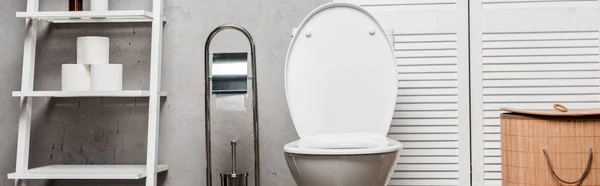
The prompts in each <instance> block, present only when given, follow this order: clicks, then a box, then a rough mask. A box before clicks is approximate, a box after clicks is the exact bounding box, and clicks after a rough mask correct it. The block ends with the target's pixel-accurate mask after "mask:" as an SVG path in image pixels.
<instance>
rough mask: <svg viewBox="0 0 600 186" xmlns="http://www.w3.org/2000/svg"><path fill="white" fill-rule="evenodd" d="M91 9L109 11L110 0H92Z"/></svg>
mask: <svg viewBox="0 0 600 186" xmlns="http://www.w3.org/2000/svg"><path fill="white" fill-rule="evenodd" d="M90 10H92V11H108V0H91V2H90Z"/></svg>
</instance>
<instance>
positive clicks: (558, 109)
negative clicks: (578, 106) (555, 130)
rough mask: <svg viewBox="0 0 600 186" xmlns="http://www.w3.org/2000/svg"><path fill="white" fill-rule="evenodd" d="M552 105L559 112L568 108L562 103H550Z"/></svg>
mask: <svg viewBox="0 0 600 186" xmlns="http://www.w3.org/2000/svg"><path fill="white" fill-rule="evenodd" d="M552 107H554V110H557V111H559V112H567V111H569V109H568V108H567V107H566V106H564V105H563V104H554V105H552Z"/></svg>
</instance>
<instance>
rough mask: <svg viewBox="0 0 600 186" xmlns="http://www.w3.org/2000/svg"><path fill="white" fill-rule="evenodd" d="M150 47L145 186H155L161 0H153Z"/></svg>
mask: <svg viewBox="0 0 600 186" xmlns="http://www.w3.org/2000/svg"><path fill="white" fill-rule="evenodd" d="M152 12H153V13H154V18H153V20H152V43H151V45H152V49H151V60H150V100H149V104H148V107H149V108H148V143H147V147H148V150H147V157H146V171H147V174H148V177H147V178H146V186H156V183H157V176H158V175H157V170H158V169H157V166H158V142H159V140H158V139H159V138H158V134H159V128H160V126H159V122H160V83H161V82H160V81H161V67H162V66H161V61H162V37H163V0H153V2H152Z"/></svg>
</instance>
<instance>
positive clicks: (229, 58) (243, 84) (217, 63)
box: [210, 52, 249, 94]
mask: <svg viewBox="0 0 600 186" xmlns="http://www.w3.org/2000/svg"><path fill="white" fill-rule="evenodd" d="M210 55H211V56H212V68H211V75H210V80H211V83H212V94H246V93H247V92H248V80H249V77H248V53H247V52H238V53H213V54H210Z"/></svg>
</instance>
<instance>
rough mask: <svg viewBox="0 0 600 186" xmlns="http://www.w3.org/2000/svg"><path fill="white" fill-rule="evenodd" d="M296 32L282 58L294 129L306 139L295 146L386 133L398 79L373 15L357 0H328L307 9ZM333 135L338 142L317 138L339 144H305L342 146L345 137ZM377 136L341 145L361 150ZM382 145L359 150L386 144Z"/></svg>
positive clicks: (391, 57)
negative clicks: (335, 0) (336, 0)
mask: <svg viewBox="0 0 600 186" xmlns="http://www.w3.org/2000/svg"><path fill="white" fill-rule="evenodd" d="M296 33H297V34H296V36H294V38H293V39H292V42H291V44H290V47H289V50H288V55H287V59H286V67H285V91H286V97H287V102H288V105H289V109H290V114H291V117H292V120H293V122H294V126H295V128H296V131H297V133H298V135H299V136H300V138H301V139H303V140H304V138H306V140H304V142H303V143H300V145H303V144H304V145H306V144H310V143H309V142H308V141H310V138H311V137H312V138H314V137H315V136H318V135H331V136H335V135H336V134H340V133H343V134H356V133H368V134H371V135H378V136H380V137H382V138H381V139H383V138H385V135H386V134H387V132H388V130H389V127H390V124H391V120H392V117H393V114H394V108H395V105H396V99H397V92H398V88H397V86H398V85H397V84H398V80H397V73H396V64H395V56H394V50H393V48H392V45H391V44H390V42H389V40H388V37H387V35H386V34H385V32H384V30H383V29H382V28H381V26H380V25H379V23H378V22H377V21H376V19H375V18H374V17H373V16H372V15H371V14H370V13H369V12H367V11H366V10H364V9H363V8H361V7H359V6H357V5H353V4H349V3H329V4H326V5H323V6H321V7H319V8H317V9H315V10H314V11H313V12H311V13H310V14H309V15H308V16H307V17H306V18H305V19H304V21H303V22H302V24H301V25H300V27H299V28H298V30H297V32H296ZM338 137H339V139H338V141H337V142H336V141H335V140H334V141H331V140H330V141H327V140H325V141H323V139H321V138H319V139H321V142H325V143H338V147H334V148H310V149H313V150H317V151H318V150H322V151H336V152H341V151H344V150H343V149H340V148H344V147H343V146H344V145H341V144H339V143H341V142H340V141H339V140H342V139H344V136H338ZM313 140H314V139H313ZM314 141H315V140H314ZM316 141H319V140H316ZM376 141H377V140H376ZM381 141H382V140H379V142H373V141H372V140H371V141H354V142H352V143H350V142H346V145H347V146H348V147H351V146H356V147H357V149H351V150H361V148H360V145H361V144H362V145H367V146H369V145H368V144H371V143H372V144H381V143H382V142H381ZM297 145H298V144H296V146H297ZM321 145H325V144H321ZM307 146H314V147H318V145H317V146H315V145H307ZM325 146H326V145H325ZM381 146H382V145H374V146H373V147H374V148H362V150H367V149H376V148H386V147H387V146H386V147H381ZM336 148H337V149H336ZM305 149H309V148H305ZM346 150H348V149H346Z"/></svg>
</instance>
